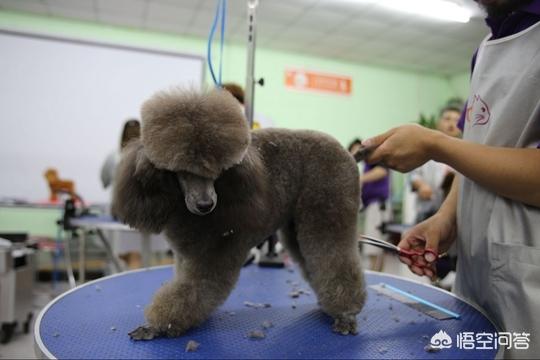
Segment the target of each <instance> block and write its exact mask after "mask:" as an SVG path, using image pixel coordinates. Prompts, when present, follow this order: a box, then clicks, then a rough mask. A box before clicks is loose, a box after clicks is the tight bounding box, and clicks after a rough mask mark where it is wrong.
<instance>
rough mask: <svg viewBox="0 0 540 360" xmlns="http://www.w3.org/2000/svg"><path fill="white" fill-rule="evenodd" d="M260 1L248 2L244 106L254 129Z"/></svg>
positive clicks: (251, 0)
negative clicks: (257, 15)
mask: <svg viewBox="0 0 540 360" xmlns="http://www.w3.org/2000/svg"><path fill="white" fill-rule="evenodd" d="M258 5H259V0H248V3H247V16H248V41H247V71H246V97H245V99H244V106H245V111H246V118H247V120H248V123H249V127H250V128H253V113H254V111H253V109H254V107H255V106H254V103H255V39H256V31H255V30H256V19H255V13H256V10H257V6H258Z"/></svg>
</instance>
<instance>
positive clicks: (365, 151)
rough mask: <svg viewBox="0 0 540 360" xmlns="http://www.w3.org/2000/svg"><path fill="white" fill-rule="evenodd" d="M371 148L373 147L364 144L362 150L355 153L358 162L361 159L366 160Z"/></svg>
mask: <svg viewBox="0 0 540 360" xmlns="http://www.w3.org/2000/svg"><path fill="white" fill-rule="evenodd" d="M371 150H372V149H370V148H367V147H365V146H362V147H361V148H360V150H358V151H357V152H355V153H354V154H353V157H354V160H356V162H357V163H359V162H360V161H364V160H365V159H366V157H367V156H368V155H369V154H370V153H371Z"/></svg>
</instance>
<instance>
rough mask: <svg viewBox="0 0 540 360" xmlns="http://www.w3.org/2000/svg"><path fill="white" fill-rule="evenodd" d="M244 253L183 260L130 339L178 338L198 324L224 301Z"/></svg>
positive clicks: (202, 256)
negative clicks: (172, 278) (143, 324)
mask: <svg viewBox="0 0 540 360" xmlns="http://www.w3.org/2000/svg"><path fill="white" fill-rule="evenodd" d="M228 250H232V249H228ZM246 253H247V251H240V250H238V251H225V252H223V253H221V254H219V255H218V254H215V255H209V256H204V255H203V254H201V256H200V257H188V258H186V257H183V259H182V262H181V263H180V264H178V266H177V275H176V277H175V279H174V280H173V281H171V282H169V283H167V284H165V285H164V286H163V287H161V288H160V289H159V290H158V292H157V293H156V294H155V296H154V299H153V300H152V303H151V304H150V305H149V306H148V307H147V308H146V309H145V316H146V320H147V321H148V325H145V326H141V327H139V328H137V329H135V330H134V331H132V332H131V333H130V334H129V335H130V337H131V338H132V339H134V340H151V339H153V338H156V337H160V336H166V337H177V336H180V335H182V334H183V333H184V332H185V331H187V330H188V329H189V328H191V327H193V326H197V325H199V324H201V323H202V322H203V321H204V320H206V319H207V318H208V317H209V316H210V314H211V313H212V312H213V311H214V310H215V309H216V308H217V307H218V306H219V305H221V304H222V303H223V302H224V301H225V300H226V299H227V297H228V295H229V293H230V292H231V290H232V288H233V287H234V285H235V283H236V281H237V280H238V276H239V273H240V269H241V267H242V263H243V261H244V259H245V256H246Z"/></svg>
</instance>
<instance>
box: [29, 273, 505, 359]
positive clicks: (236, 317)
mask: <svg viewBox="0 0 540 360" xmlns="http://www.w3.org/2000/svg"><path fill="white" fill-rule="evenodd" d="M171 278H172V267H170V266H166V267H157V268H151V269H147V270H140V271H132V272H126V273H122V274H117V275H113V276H110V277H107V278H103V279H99V280H96V281H94V282H90V283H87V284H85V285H83V286H80V287H78V288H76V289H74V290H72V291H70V292H68V293H66V294H63V295H61V296H60V297H58V298H57V299H55V300H54V301H53V302H51V303H50V304H49V305H48V306H47V308H45V309H44V310H43V311H42V313H41V314H40V316H39V318H38V321H37V322H36V326H35V334H34V335H35V338H36V352H37V353H38V355H41V356H47V357H56V358H71V359H76V358H131V359H135V358H168V359H184V358H188V359H190V358H191V359H201V358H231V359H232V358H234V359H238V358H250V359H255V358H290V359H299V358H340V359H343V358H349V359H352V358H355V359H360V358H394V359H395V358H419V359H427V358H441V359H442V358H445V359H448V358H461V359H469V358H470V359H482V358H494V357H495V354H496V350H459V349H457V348H456V347H455V346H453V347H452V348H450V349H443V350H441V351H439V352H435V353H429V352H426V351H425V350H424V347H425V346H426V345H427V344H429V342H430V338H431V337H432V336H433V335H434V334H436V333H437V332H439V331H440V330H443V331H445V332H447V333H448V335H450V337H452V338H453V340H454V341H453V342H454V344H455V342H456V336H457V335H458V333H460V332H465V331H467V332H475V333H480V332H487V333H494V332H496V331H497V330H496V328H495V327H494V326H493V324H492V323H491V322H490V321H489V320H488V319H487V318H486V317H485V316H484V315H482V314H481V313H480V312H479V311H477V310H476V309H475V308H473V307H472V306H470V305H468V304H467V303H465V302H464V301H462V300H460V299H458V298H456V297H454V296H453V295H451V294H450V293H447V292H445V291H442V290H439V289H436V288H434V287H431V286H427V285H423V284H420V283H416V282H412V281H409V280H406V279H402V278H397V277H394V276H389V275H384V274H379V273H371V272H366V281H367V283H368V285H369V284H378V283H381V282H384V283H387V284H391V285H393V286H395V287H398V288H400V289H402V290H405V291H408V292H411V293H413V294H414V295H416V296H419V297H422V298H424V299H426V300H429V301H431V302H433V303H435V304H437V305H439V306H443V307H445V308H447V309H449V310H451V311H454V312H457V313H458V314H460V315H461V317H460V318H459V319H449V320H436V319H434V318H432V317H429V316H427V315H424V314H423V313H420V312H418V311H417V310H414V309H413V308H411V307H408V306H406V305H404V304H402V303H400V302H398V301H396V300H393V299H391V298H389V297H386V296H378V295H377V293H376V292H375V290H373V289H371V288H368V301H367V303H366V305H365V307H364V309H363V310H362V312H361V313H360V314H359V315H358V320H359V334H358V335H357V336H342V335H338V334H335V333H333V332H332V331H331V324H332V319H331V318H330V317H329V316H327V315H325V314H323V313H322V312H321V311H320V310H319V308H318V306H317V300H316V298H315V295H314V294H311V295H305V294H304V295H301V296H300V297H299V298H297V299H291V298H290V297H289V295H288V294H289V292H290V291H291V289H292V285H291V282H298V283H300V287H302V288H305V289H309V287H308V286H307V285H306V283H305V282H304V281H303V280H302V279H301V277H300V275H299V273H298V271H296V270H294V271H293V272H290V271H288V270H286V269H269V268H260V267H258V266H255V265H251V266H249V267H246V268H244V269H243V270H242V272H241V275H240V280H239V282H238V284H237V286H236V288H235V290H234V291H233V293H232V294H231V295H230V297H229V298H228V300H227V301H226V302H225V304H223V305H222V306H221V307H220V308H219V309H218V310H216V311H215V313H214V314H213V315H212V316H211V317H210V319H208V320H207V321H206V322H205V323H203V324H202V325H201V326H200V327H199V328H194V329H192V330H190V331H188V332H187V333H186V334H185V335H184V336H182V337H180V338H175V339H157V340H153V341H139V342H135V341H132V340H130V338H129V337H128V335H127V334H128V332H129V331H131V330H133V329H134V328H136V327H138V326H139V325H142V324H143V323H144V316H143V309H144V307H145V306H146V305H147V304H149V302H150V301H151V298H152V295H153V293H154V292H155V291H156V290H157V289H158V288H159V287H160V286H161V284H162V283H163V282H165V281H168V280H170V279H171ZM245 301H249V302H253V303H270V304H271V307H269V308H252V307H247V306H245V304H244V302H245ZM293 301H295V302H296V304H297V306H296V308H293V307H292V303H293ZM265 321H270V322H271V323H272V324H273V327H271V328H269V329H266V330H264V332H265V335H266V337H265V338H264V339H260V340H253V339H250V338H249V337H248V336H247V334H248V333H249V332H250V331H252V330H263V328H262V326H261V325H262V323H263V322H265ZM189 340H195V341H197V342H198V343H200V347H199V348H198V350H197V351H196V352H185V347H186V344H187V342H188V341H189Z"/></svg>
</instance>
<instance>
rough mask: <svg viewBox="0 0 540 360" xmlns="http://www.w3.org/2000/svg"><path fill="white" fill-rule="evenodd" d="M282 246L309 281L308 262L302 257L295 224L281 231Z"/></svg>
mask: <svg viewBox="0 0 540 360" xmlns="http://www.w3.org/2000/svg"><path fill="white" fill-rule="evenodd" d="M279 239H280V241H281V244H282V245H283V246H284V247H285V249H287V252H288V253H289V255H290V256H291V258H292V260H293V261H294V262H295V263H296V264H297V265H298V266H299V267H300V271H301V272H302V276H303V277H304V279H306V280H308V281H309V279H308V278H307V275H308V274H307V272H306V271H305V267H306V260H305V259H304V257H303V256H302V253H301V252H300V247H299V245H298V239H297V235H296V226H295V224H294V222H292V221H291V222H289V223H288V224H287V225H286V226H284V227H282V228H281V229H280V237H279Z"/></svg>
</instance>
